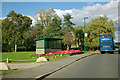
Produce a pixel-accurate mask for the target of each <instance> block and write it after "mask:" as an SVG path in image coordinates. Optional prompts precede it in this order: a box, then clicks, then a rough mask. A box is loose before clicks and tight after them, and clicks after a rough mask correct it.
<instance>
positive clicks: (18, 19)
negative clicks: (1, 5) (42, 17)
mask: <svg viewBox="0 0 120 80" xmlns="http://www.w3.org/2000/svg"><path fill="white" fill-rule="evenodd" d="M31 24H32V20H31V19H30V18H29V17H27V16H23V15H21V14H17V13H15V12H14V11H11V12H10V13H9V14H8V15H7V17H6V18H5V19H4V20H3V21H2V40H3V42H2V43H3V50H4V51H14V45H15V44H18V45H23V44H24V42H25V39H24V37H23V35H24V32H25V31H27V29H28V28H29V27H30V25H31Z"/></svg>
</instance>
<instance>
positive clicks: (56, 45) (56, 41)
mask: <svg viewBox="0 0 120 80" xmlns="http://www.w3.org/2000/svg"><path fill="white" fill-rule="evenodd" d="M34 40H35V41H36V54H47V53H50V52H55V51H59V50H61V49H62V39H61V38H38V39H34Z"/></svg>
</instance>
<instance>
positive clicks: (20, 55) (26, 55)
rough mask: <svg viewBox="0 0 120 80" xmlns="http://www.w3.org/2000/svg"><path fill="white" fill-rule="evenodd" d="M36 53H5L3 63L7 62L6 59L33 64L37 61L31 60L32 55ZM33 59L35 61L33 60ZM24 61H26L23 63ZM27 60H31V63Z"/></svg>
mask: <svg viewBox="0 0 120 80" xmlns="http://www.w3.org/2000/svg"><path fill="white" fill-rule="evenodd" d="M33 53H35V51H32V52H29V51H27V52H3V53H2V60H4V61H3V62H6V59H7V58H8V59H9V61H11V62H18V61H17V60H21V61H19V62H31V61H35V59H33V58H31V57H30V55H31V54H33ZM31 59H33V60H31ZM22 60H24V61H22ZM25 60H30V61H25Z"/></svg>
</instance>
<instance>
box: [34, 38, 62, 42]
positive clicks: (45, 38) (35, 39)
mask: <svg viewBox="0 0 120 80" xmlns="http://www.w3.org/2000/svg"><path fill="white" fill-rule="evenodd" d="M45 39H46V40H50V39H51V40H62V38H37V39H34V40H35V41H38V40H45Z"/></svg>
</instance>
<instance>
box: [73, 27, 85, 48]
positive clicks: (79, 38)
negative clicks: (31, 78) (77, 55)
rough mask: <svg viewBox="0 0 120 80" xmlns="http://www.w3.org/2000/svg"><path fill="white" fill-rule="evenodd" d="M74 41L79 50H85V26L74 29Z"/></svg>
mask: <svg viewBox="0 0 120 80" xmlns="http://www.w3.org/2000/svg"><path fill="white" fill-rule="evenodd" d="M73 34H74V40H75V42H76V44H77V45H78V46H79V48H81V49H83V45H84V44H83V43H84V40H83V39H84V32H83V26H76V27H74V31H73Z"/></svg>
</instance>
